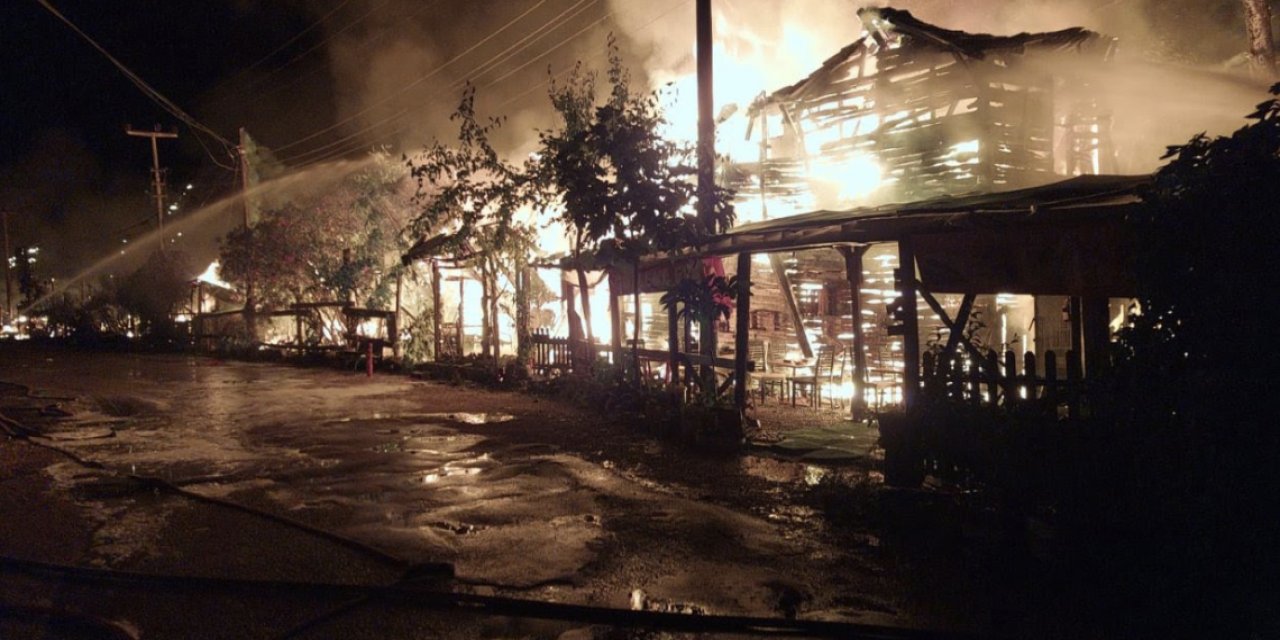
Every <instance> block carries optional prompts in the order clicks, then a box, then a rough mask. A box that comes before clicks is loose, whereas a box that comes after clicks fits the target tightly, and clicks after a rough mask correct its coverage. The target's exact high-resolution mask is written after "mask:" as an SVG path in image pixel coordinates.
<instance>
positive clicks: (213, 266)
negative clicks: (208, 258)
mask: <svg viewBox="0 0 1280 640" xmlns="http://www.w3.org/2000/svg"><path fill="white" fill-rule="evenodd" d="M196 280H198V281H200V282H203V283H205V284H211V285H213V286H215V287H221V288H223V289H235V287H233V286H231V283H230V282H227V281H226V280H223V279H222V265H220V264H218V261H217V260H214V261H213V262H210V263H209V266H208V267H206V268H205V270H204V273H201V274H200V275H198V276H196Z"/></svg>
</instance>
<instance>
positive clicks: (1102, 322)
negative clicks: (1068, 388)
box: [1081, 296, 1111, 379]
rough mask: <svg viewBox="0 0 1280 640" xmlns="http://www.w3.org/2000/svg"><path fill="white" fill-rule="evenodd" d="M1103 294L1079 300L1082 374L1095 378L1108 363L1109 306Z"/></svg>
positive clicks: (1109, 335) (1109, 337)
mask: <svg viewBox="0 0 1280 640" xmlns="http://www.w3.org/2000/svg"><path fill="white" fill-rule="evenodd" d="M1109 302H1110V301H1109V300H1108V299H1107V298H1106V297H1105V296H1090V297H1087V298H1084V299H1083V300H1082V301H1081V307H1082V309H1081V311H1082V313H1081V316H1082V318H1081V320H1083V322H1082V324H1083V325H1084V326H1083V327H1082V328H1083V333H1084V336H1083V337H1084V375H1085V378H1086V379H1088V378H1097V376H1098V375H1099V374H1101V373H1102V372H1103V371H1105V370H1106V369H1107V366H1108V365H1109V364H1110V358H1109V354H1108V353H1107V350H1108V345H1109V344H1110V343H1111V307H1110V304H1109Z"/></svg>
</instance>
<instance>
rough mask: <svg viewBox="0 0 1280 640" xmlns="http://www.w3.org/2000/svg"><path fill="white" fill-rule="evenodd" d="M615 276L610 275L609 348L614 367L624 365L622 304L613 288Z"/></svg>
mask: <svg viewBox="0 0 1280 640" xmlns="http://www.w3.org/2000/svg"><path fill="white" fill-rule="evenodd" d="M614 281H615V274H614V273H610V274H609V334H610V335H609V346H611V347H612V348H613V366H615V367H617V366H621V365H622V302H621V301H620V300H619V299H618V292H617V291H615V289H616V287H614V286H613V284H614Z"/></svg>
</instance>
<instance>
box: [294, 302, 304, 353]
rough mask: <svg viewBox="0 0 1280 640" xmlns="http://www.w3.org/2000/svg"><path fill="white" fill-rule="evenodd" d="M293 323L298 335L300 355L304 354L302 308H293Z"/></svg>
mask: <svg viewBox="0 0 1280 640" xmlns="http://www.w3.org/2000/svg"><path fill="white" fill-rule="evenodd" d="M293 325H294V330H295V331H296V332H297V336H298V337H297V340H298V355H302V343H303V339H302V309H294V310H293Z"/></svg>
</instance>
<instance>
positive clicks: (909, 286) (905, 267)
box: [898, 237, 976, 410]
mask: <svg viewBox="0 0 1280 640" xmlns="http://www.w3.org/2000/svg"><path fill="white" fill-rule="evenodd" d="M898 267H899V268H900V269H901V270H902V271H901V273H902V305H903V309H905V310H906V317H905V318H904V322H903V332H904V333H903V335H902V406H903V408H904V409H907V410H911V409H913V408H915V405H916V400H917V398H918V397H919V395H920V323H919V309H917V304H918V303H917V302H916V254H915V247H914V246H913V245H912V243H911V238H910V237H903V238H901V239H899V240H898ZM975 364H976V363H975Z"/></svg>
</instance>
